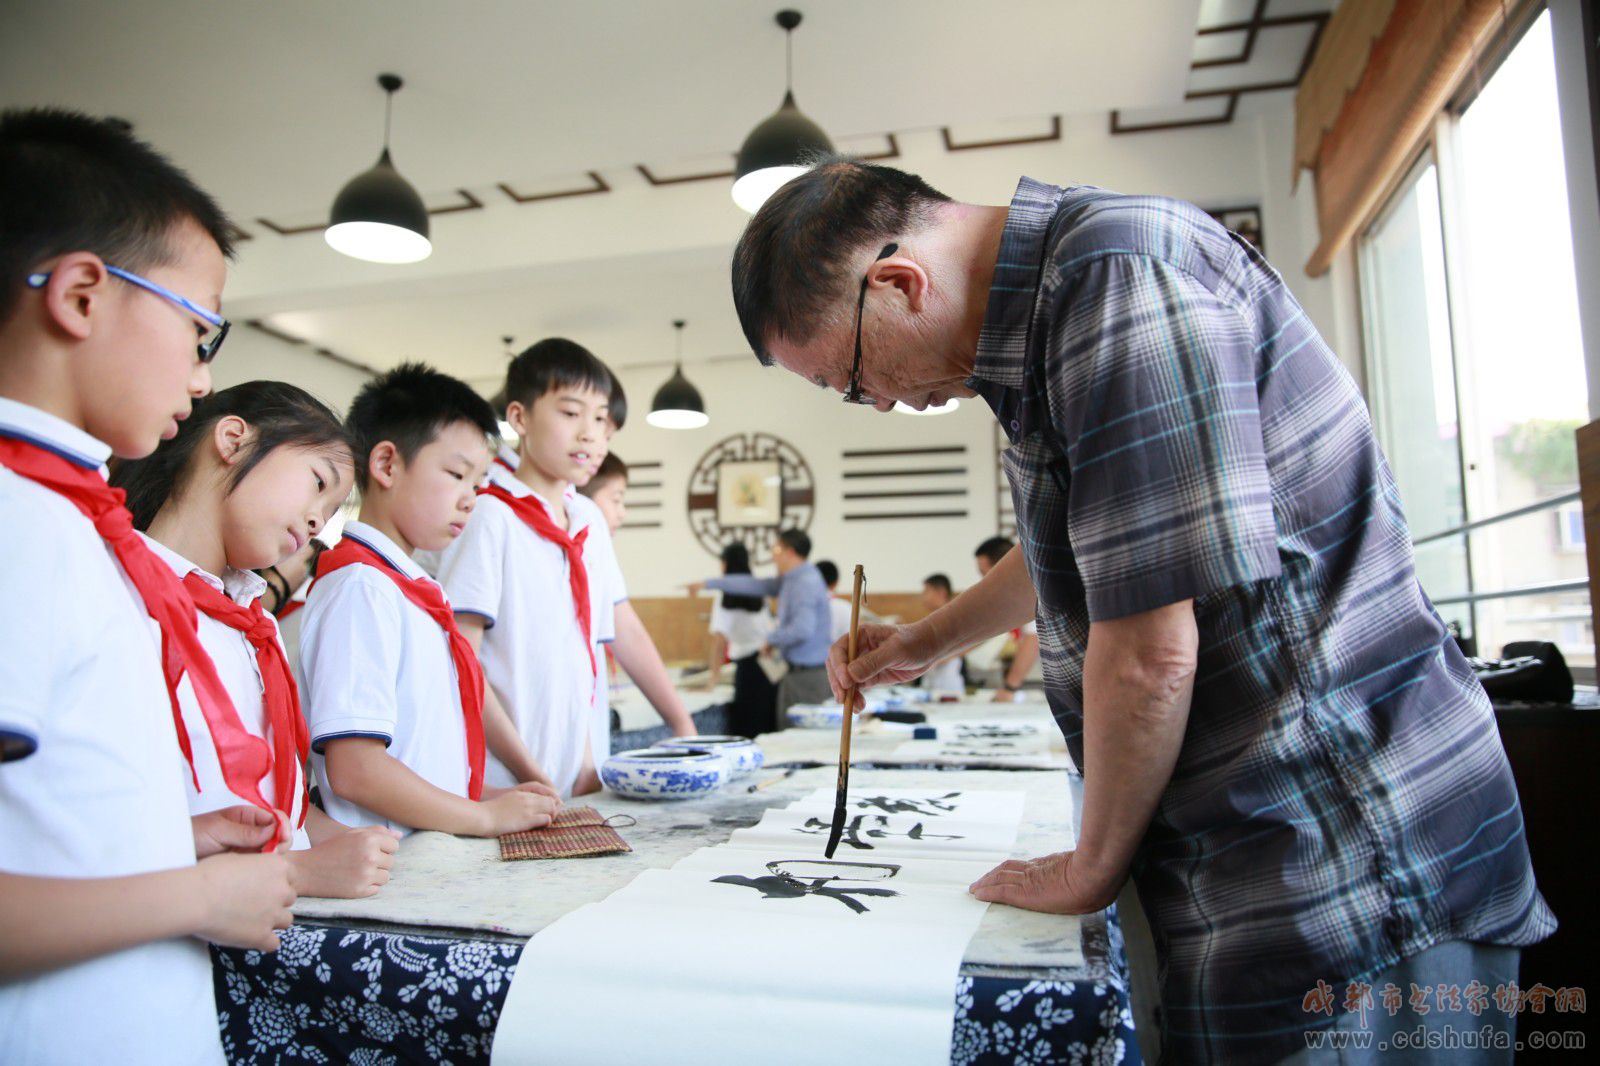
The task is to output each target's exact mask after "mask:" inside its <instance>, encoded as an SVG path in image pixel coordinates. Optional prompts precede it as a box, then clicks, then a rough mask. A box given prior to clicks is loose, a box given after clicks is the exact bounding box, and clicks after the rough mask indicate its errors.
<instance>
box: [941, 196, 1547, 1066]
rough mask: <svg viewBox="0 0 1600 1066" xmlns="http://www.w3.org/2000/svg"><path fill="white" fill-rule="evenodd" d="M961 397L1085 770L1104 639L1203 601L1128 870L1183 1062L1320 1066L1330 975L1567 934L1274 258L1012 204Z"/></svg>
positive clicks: (1204, 230)
mask: <svg viewBox="0 0 1600 1066" xmlns="http://www.w3.org/2000/svg"><path fill="white" fill-rule="evenodd" d="M968 384H969V385H970V386H971V387H972V388H974V389H975V390H977V391H978V393H979V394H980V395H981V396H982V397H983V398H984V399H985V400H986V401H987V402H988V403H989V405H990V406H991V407H992V408H993V410H994V412H995V414H996V416H997V417H998V418H999V419H1000V422H1001V425H1002V428H1003V429H1004V430H1005V432H1006V434H1007V436H1008V438H1009V441H1010V447H1009V448H1008V449H1007V450H1006V452H1005V455H1004V463H1005V468H1006V473H1007V476H1008V477H1009V479H1010V481H1011V491H1012V495H1013V498H1014V502H1015V506H1016V515H1017V532H1018V539H1019V541H1020V542H1021V548H1022V550H1023V552H1024V553H1025V556H1026V559H1027V564H1028V569H1029V573H1030V574H1031V575H1032V578H1033V583H1034V587H1035V588H1036V590H1037V592H1038V597H1039V599H1038V622H1039V640H1040V650H1041V656H1042V659H1043V666H1044V674H1045V683H1046V691H1047V694H1048V696H1049V699H1050V704H1051V707H1052V710H1053V711H1054V713H1055V716H1056V719H1057V721H1058V722H1059V723H1060V726H1061V729H1062V731H1063V733H1065V735H1066V738H1067V743H1068V746H1069V748H1070V749H1071V751H1072V754H1073V757H1074V758H1075V759H1076V760H1077V761H1078V765H1080V766H1083V743H1082V739H1083V734H1082V730H1083V714H1084V706H1083V659H1084V653H1085V650H1086V648H1087V644H1088V637H1089V627H1090V625H1091V624H1092V623H1093V622H1095V621H1096V620H1102V619H1111V618H1118V617H1122V616H1125V615H1130V614H1136V613H1139V612H1142V611H1148V610H1152V609H1154V608H1157V607H1161V606H1164V605H1167V604H1171V603H1177V602H1181V601H1183V600H1193V601H1194V610H1195V617H1196V621H1197V623H1198V626H1199V633H1200V650H1199V663H1198V670H1197V673H1196V678H1195V684H1194V696H1193V701H1192V705H1191V709H1190V713H1189V723H1188V730H1187V732H1186V734H1185V736H1184V741H1183V746H1182V749H1181V751H1180V753H1179V755H1178V761H1177V765H1176V767H1175V768H1174V770H1173V774H1172V779H1171V781H1170V783H1169V784H1168V785H1167V788H1166V790H1165V792H1164V793H1163V794H1162V797H1161V800H1160V803H1159V806H1158V808H1157V811H1156V814H1155V818H1154V820H1153V821H1152V823H1151V825H1150V828H1149V830H1148V832H1147V833H1146V835H1145V838H1144V840H1143V842H1142V843H1141V845H1140V848H1139V851H1138V853H1137V855H1136V857H1135V861H1134V871H1133V875H1134V879H1135V882H1136V884H1137V886H1138V889H1139V893H1140V897H1141V899H1142V901H1143V902H1144V905H1145V908H1146V910H1147V911H1148V912H1149V914H1150V917H1151V924H1152V926H1153V927H1154V933H1155V939H1156V944H1157V948H1158V950H1159V952H1160V955H1161V957H1162V962H1163V971H1164V972H1163V975H1162V982H1163V995H1164V1008H1165V1017H1166V1023H1167V1029H1168V1038H1169V1040H1170V1041H1171V1046H1172V1048H1173V1049H1174V1051H1175V1053H1176V1055H1177V1058H1178V1060H1179V1061H1185V1062H1187V1061H1203V1060H1208V1061H1214V1060H1226V1061H1229V1062H1248V1061H1275V1060H1277V1059H1279V1058H1281V1057H1283V1056H1285V1055H1287V1054H1289V1053H1291V1052H1293V1051H1295V1050H1297V1049H1298V1048H1302V1047H1304V1046H1305V1044H1304V1040H1303V1037H1302V1036H1301V1034H1302V1033H1303V1032H1304V1031H1305V1030H1306V1029H1307V1028H1308V1027H1309V1026H1314V1025H1315V1024H1317V1022H1316V1019H1317V1018H1319V1017H1321V1016H1319V1015H1313V1014H1308V1013H1307V1012H1306V1011H1305V1010H1304V1009H1303V1000H1304V997H1305V994H1306V993H1307V992H1308V991H1310V990H1311V989H1314V988H1316V986H1317V981H1318V979H1319V978H1321V979H1323V980H1327V981H1329V982H1331V983H1334V986H1335V987H1337V988H1340V989H1343V988H1344V984H1343V982H1347V981H1349V980H1353V979H1357V978H1360V977H1362V976H1364V975H1370V974H1372V973H1374V972H1376V971H1378V970H1380V969H1383V968H1385V967H1388V966H1391V965H1393V964H1394V963H1395V962H1397V961H1398V960H1399V959H1401V958H1405V957H1409V956H1412V955H1415V954H1417V953H1419V952H1421V951H1422V950H1424V949H1425V948H1427V947H1429V946H1430V945H1432V944H1435V943H1438V942H1442V941H1446V940H1458V939H1465V940H1477V941H1485V942H1492V943H1498V944H1513V945H1520V944H1530V943H1533V942H1534V941H1537V940H1540V939H1542V938H1543V937H1545V936H1547V935H1549V933H1550V932H1551V931H1553V930H1554V928H1555V919H1554V917H1553V916H1552V915H1551V913H1550V911H1549V908H1548V907H1546V906H1545V903H1544V901H1543V899H1542V898H1541V897H1540V896H1539V893H1538V891H1537V890H1536V889H1535V887H1534V879H1533V870H1532V867H1531V866H1530V864H1529V860H1528V849H1527V845H1526V842H1525V840H1524V837H1523V826H1522V812H1521V809H1520V806H1519V804H1518V801H1517V793H1516V787H1515V785H1514V783H1513V781H1512V777H1511V771H1510V768H1509V766H1508V764H1507V762H1506V757H1505V752H1504V750H1503V749H1502V747H1501V744H1500V740H1499V736H1498V734H1497V732H1496V729H1495V723H1494V717H1493V713H1492V711H1491V708H1490V706H1489V702H1488V699H1487V698H1486V697H1485V695H1484V693H1483V689H1482V688H1481V687H1480V686H1479V685H1478V683H1477V681H1476V679H1475V678H1474V677H1473V676H1472V673H1471V671H1470V669H1469V668H1468V666H1467V664H1466V662H1465V660H1464V659H1463V658H1462V656H1461V654H1460V652H1459V651H1458V650H1457V648H1456V646H1455V643H1454V642H1453V641H1452V640H1451V639H1450V637H1449V635H1448V634H1447V633H1446V631H1445V627H1444V625H1443V623H1442V622H1441V621H1440V619H1439V617H1438V615H1437V614H1436V613H1435V612H1434V610H1433V607H1432V605H1431V604H1430V603H1429V602H1428V599H1427V597H1426V596H1425V595H1424V594H1423V592H1422V589H1421V588H1420V587H1419V586H1418V584H1417V578H1416V574H1415V572H1414V570H1413V566H1412V557H1411V548H1410V539H1409V536H1408V534H1407V530H1406V525H1405V519H1404V516H1403V515H1402V513H1401V507H1400V499H1399V494H1398V492H1397V491H1396V488H1395V484H1394V480H1393V478H1392V477H1391V476H1390V473H1389V469H1388V467H1387V465H1386V464H1385V462H1384V459H1383V456H1382V455H1381V453H1380V452H1379V449H1378V445H1377V442H1376V439H1375V438H1374V435H1373V431H1372V425H1371V422H1370V420H1369V419H1368V416H1367V410H1366V407H1365V405H1364V404H1363V402H1362V399H1361V396H1360V393H1359V392H1358V390H1357V389H1356V387H1355V384H1354V382H1352V381H1351V379H1350V377H1349V376H1348V375H1347V374H1346V373H1345V371H1344V369H1343V368H1342V367H1341V366H1340V364H1339V362H1338V360H1337V359H1336V358H1335V356H1334V355H1333V353H1332V352H1331V351H1330V350H1329V349H1328V347H1327V345H1326V344H1324V343H1323V341H1322V338H1321V337H1320V336H1319V335H1318V334H1317V332H1316V330H1315V328H1313V327H1312V325H1311V323H1310V322H1309V321H1308V319H1307V318H1306V314H1305V312H1304V311H1303V310H1302V309H1301V307H1300V306H1299V304H1298V303H1296V302H1295V300H1294V298H1293V297H1292V296H1291V295H1290V293H1289V290H1288V288H1287V287H1286V286H1285V285H1284V283H1283V280H1282V279H1281V278H1280V277H1279V276H1278V275H1277V273H1276V272H1275V271H1274V270H1273V269H1272V268H1271V266H1269V265H1268V264H1267V262H1266V261H1265V260H1264V259H1263V258H1262V257H1261V256H1260V255H1259V254H1258V253H1257V252H1256V251H1255V250H1254V249H1252V248H1251V247H1250V246H1249V245H1247V244H1246V243H1245V242H1243V241H1242V240H1239V239H1236V238H1234V237H1233V236H1232V235H1231V234H1229V233H1228V232H1227V231H1226V230H1224V229H1222V228H1221V227H1220V226H1218V225H1217V224H1216V223H1215V222H1214V221H1213V220H1212V219H1211V218H1210V217H1209V216H1208V215H1206V214H1205V213H1204V212H1202V211H1200V210H1198V209H1197V208H1194V207H1192V206H1190V205H1188V204H1184V203H1180V202H1177V201H1173V200H1167V199H1162V198H1157V197H1148V196H1122V195H1118V194H1116V193H1111V192H1107V191H1105V190H1101V189H1095V188H1092V187H1087V186H1075V187H1072V188H1068V189H1061V188H1056V187H1054V186H1049V185H1043V184H1040V183H1038V182H1035V181H1032V180H1030V179H1027V178H1024V179H1023V180H1022V182H1021V184H1020V185H1019V186H1018V189H1017V193H1016V196H1015V198H1014V199H1013V200H1012V202H1011V206H1010V213H1009V215H1008V219H1007V223H1006V227H1005V233H1004V236H1003V238H1002V243H1001V248H1000V254H999V259H998V262H997V264H996V269H995V275H994V282H993V285H992V287H991V290H990V294H989V303H988V310H987V317H986V319H985V322H984V326H983V332H982V335H981V338H980V340H979V344H978V356H977V364H976V368H975V371H974V374H973V377H972V378H971V379H970V381H969V382H968ZM1091 713H1093V710H1092V709H1091ZM1084 770H1085V772H1086V773H1089V774H1092V773H1094V767H1093V766H1085V767H1084ZM1322 1020H1323V1022H1324V1024H1326V1022H1327V1021H1328V1019H1326V1018H1323V1019H1322Z"/></svg>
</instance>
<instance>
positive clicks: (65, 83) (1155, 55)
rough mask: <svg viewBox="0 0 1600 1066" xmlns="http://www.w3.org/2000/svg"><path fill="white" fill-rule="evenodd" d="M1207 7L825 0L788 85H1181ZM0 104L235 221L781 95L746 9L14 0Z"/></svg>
mask: <svg viewBox="0 0 1600 1066" xmlns="http://www.w3.org/2000/svg"><path fill="white" fill-rule="evenodd" d="M1198 4H1199V0H1117V2H1116V3H1107V2H1105V0H1007V2H1003V3H1001V2H993V3H972V2H970V0H873V2H871V3H864V2H861V0H811V2H809V3H804V4H802V5H801V7H802V9H803V11H804V13H805V22H804V24H803V25H802V26H801V27H800V29H799V30H798V31H797V32H796V35H795V70H796V79H795V92H796V96H797V98H798V99H799V101H800V104H801V106H802V108H803V109H804V110H805V111H806V112H807V113H808V114H809V115H811V116H812V117H813V118H814V119H816V120H817V121H818V122H819V123H820V124H821V125H822V126H823V128H825V129H827V130H829V131H830V132H832V133H834V134H835V135H836V136H838V135H846V134H850V133H863V132H879V131H884V130H908V129H916V128H922V127H929V126H939V125H949V124H955V123H961V122H970V121H992V120H996V119H1005V118H1010V117H1013V116H1018V115H1039V114H1054V113H1065V114H1076V113H1086V112H1105V111H1109V110H1111V109H1112V108H1119V107H1120V108H1136V107H1146V106H1157V105H1161V104H1167V103H1172V102H1175V101H1176V100H1178V99H1179V98H1181V96H1182V94H1183V91H1184V80H1185V75H1186V72H1187V66H1188V57H1189V53H1190V50H1191V39H1192V36H1193V31H1194V27H1195V19H1196V15H1197V11H1198ZM5 6H6V8H7V10H6V14H5V28H4V33H3V35H0V101H3V102H4V103H6V104H44V103H50V104H59V105H65V106H69V107H78V108H83V109H86V110H89V111H94V112H101V113H110V114H115V115H119V116H121V117H124V118H127V119H129V120H131V121H133V122H134V124H135V125H136V127H137V128H138V130H139V132H140V133H141V134H142V135H143V136H144V137H146V138H148V139H150V140H151V141H153V142H154V143H156V144H158V145H160V146H161V147H162V148H164V149H165V150H166V151H168V152H169V153H170V154H171V155H172V156H173V157H174V158H176V159H178V160H180V161H181V162H182V163H183V165H185V166H186V167H188V168H189V169H190V171H191V172H192V173H193V174H194V175H195V177H196V178H197V179H198V180H199V181H200V183H201V184H202V185H203V186H205V187H206V188H207V189H209V190H210V191H212V192H213V194H214V195H216V196H217V197H219V198H220V199H221V200H222V202H223V204H224V206H225V207H226V208H227V209H228V210H229V211H230V212H231V213H233V214H235V215H237V216H239V217H241V218H252V217H255V216H258V215H275V214H280V213H290V214H294V213H301V212H305V211H308V210H309V211H312V212H321V211H325V210H326V204H327V203H328V202H330V201H331V198H332V195H333V193H334V192H335V191H336V190H337V189H338V188H339V186H340V185H341V184H342V183H343V182H344V181H345V180H346V179H348V178H349V177H350V176H351V175H353V174H354V173H356V172H357V171H358V170H360V169H364V168H365V167H366V166H368V165H370V163H371V162H372V160H373V159H374V158H375V157H376V155H377V149H378V145H379V140H380V137H381V128H382V111H383V108H382V93H381V92H380V91H379V89H378V88H377V86H376V84H375V82H374V79H375V77H376V75H377V74H378V73H379V72H380V71H394V72H396V73H398V74H400V75H402V76H403V77H404V78H405V79H406V82H407V84H406V88H405V89H404V90H402V91H401V92H400V94H399V95H398V96H397V98H396V114H395V128H394V140H393V144H394V156H395V161H396V164H397V165H398V166H399V168H400V169H401V171H402V172H403V173H404V174H406V176H407V177H408V178H409V179H410V180H411V181H412V182H413V184H415V185H417V186H418V188H419V189H421V190H423V191H424V192H425V193H432V192H436V191H445V190H450V189H454V188H458V187H463V186H473V185H482V184H484V183H485V182H489V183H492V182H497V181H518V180H522V179H536V178H540V177H545V176H551V175H566V174H572V173H577V172H582V171H586V170H591V169H603V168H606V167H615V166H627V165H632V164H635V163H656V162H661V163H670V162H671V161H674V160H681V159H687V158H694V157H697V156H704V155H707V154H710V153H718V152H731V151H734V150H736V149H737V148H738V146H739V143H740V142H741V141H742V140H743V138H744V136H745V134H746V133H747V132H748V131H749V130H750V128H751V127H752V126H753V125H754V124H755V123H756V122H758V121H759V120H760V119H761V118H763V117H765V116H766V114H768V113H769V112H770V111H771V110H772V109H774V108H775V107H776V106H777V104H778V102H779V100H780V99H781V97H782V93H783V33H782V31H781V30H780V29H778V27H777V26H776V25H774V23H773V21H772V15H773V12H774V11H775V10H776V9H777V8H778V7H779V6H781V5H780V3H778V2H777V0H773V2H771V3H770V4H767V3H757V2H753V0H677V2H673V3H663V2H661V0H590V2H577V0H537V2H530V0H455V2H450V3H444V2H433V0H339V2H337V3H333V2H327V0H275V2H272V3H246V2H242V0H230V2H217V0H49V2H32V3H19V2H11V3H7V4H6V5H5Z"/></svg>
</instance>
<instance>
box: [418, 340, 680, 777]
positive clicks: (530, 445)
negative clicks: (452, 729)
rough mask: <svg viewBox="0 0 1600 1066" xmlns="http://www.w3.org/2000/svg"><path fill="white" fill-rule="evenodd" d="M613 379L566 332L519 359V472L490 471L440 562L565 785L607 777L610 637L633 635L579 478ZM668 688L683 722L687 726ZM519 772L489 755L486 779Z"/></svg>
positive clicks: (512, 401) (532, 742) (547, 762)
mask: <svg viewBox="0 0 1600 1066" xmlns="http://www.w3.org/2000/svg"><path fill="white" fill-rule="evenodd" d="M612 386H613V379H612V377H611V373H610V371H608V370H607V369H606V367H605V364H604V363H602V362H600V360H598V359H596V358H595V357H594V356H593V355H592V354H590V352H589V351H588V350H587V349H585V348H583V347H582V346H581V345H578V344H576V343H574V342H572V341H569V340H563V339H558V338H552V339H548V340H543V341H540V342H539V343H538V344H535V345H533V346H532V347H530V348H528V349H527V350H526V351H524V352H522V353H521V354H520V355H518V356H517V357H516V358H515V359H513V360H512V362H511V365H510V367H509V368H508V369H507V372H506V401H507V403H506V421H508V422H509V423H510V424H511V427H512V429H513V430H514V431H515V432H516V434H517V436H518V442H517V461H516V463H515V464H514V465H515V467H516V469H515V472H514V473H513V474H509V475H508V474H507V473H506V472H505V471H504V470H503V469H502V470H499V471H497V472H496V473H494V474H493V475H491V480H490V485H489V488H488V489H486V490H485V493H484V495H483V496H482V498H481V499H480V502H479V506H478V513H477V514H476V515H474V517H473V522H472V525H471V526H470V527H469V528H468V529H467V532H466V533H465V534H464V535H463V536H462V537H461V538H460V539H459V540H457V541H456V543H455V544H453V545H451V547H450V548H449V549H448V550H447V551H446V552H445V554H444V557H443V559H442V561H441V563H440V569H439V579H440V581H441V582H443V584H444V587H445V589H446V591H447V592H449V594H450V602H451V603H452V604H453V605H454V606H455V609H456V611H457V615H458V620H459V622H460V625H461V629H462V632H463V633H465V634H466V635H467V638H468V639H469V640H472V641H474V643H476V644H478V645H479V647H480V655H481V657H482V659H483V664H484V673H485V675H486V676H487V677H488V679H489V685H490V687H491V688H492V689H494V690H495V691H496V692H497V693H498V694H499V696H500V698H501V699H502V700H503V701H504V702H505V707H506V711H507V712H508V713H509V714H510V716H511V719H512V721H513V722H514V723H515V724H516V727H517V730H518V732H519V733H520V734H521V735H522V737H523V739H524V740H525V741H526V742H527V744H528V748H529V749H530V750H531V751H532V752H533V754H534V755H535V756H536V757H537V758H538V760H539V763H540V765H541V766H543V767H544V769H545V771H546V772H547V773H549V775H550V777H551V779H552V781H553V782H554V783H555V786H556V788H557V789H559V790H560V791H561V793H562V794H563V795H578V794H582V793H585V792H592V791H594V790H595V789H597V788H599V776H598V774H597V773H596V771H595V766H596V763H597V762H598V761H599V760H600V759H603V758H604V755H605V751H604V745H605V743H606V742H608V740H609V730H606V729H603V728H602V727H601V723H602V721H603V716H604V714H605V691H606V690H605V678H604V665H603V664H604V661H605V660H604V651H603V649H602V648H601V643H602V641H603V640H604V639H605V638H606V637H608V636H610V635H611V634H613V633H616V635H617V636H618V637H619V638H621V637H622V635H623V632H624V630H623V628H621V627H619V619H618V618H617V617H616V615H615V612H616V609H617V605H618V601H619V600H622V599H623V598H624V597H625V595H626V593H625V592H624V590H623V589H622V587H621V575H620V572H619V571H618V569H617V565H616V557H615V555H614V554H613V552H612V547H611V535H610V532H609V530H607V528H606V523H605V518H604V516H603V515H601V513H600V509H599V508H598V507H597V506H596V505H595V504H594V501H592V500H590V499H588V498H586V497H584V496H581V495H579V494H578V492H577V491H576V490H575V488H574V482H576V481H580V480H581V481H586V480H587V479H588V478H589V476H590V475H591V474H592V473H593V468H594V467H595V466H597V465H598V457H600V456H602V455H603V454H604V449H605V447H606V438H607V436H608V428H609V427H608V425H607V412H608V409H609V405H610V398H611V393H612ZM508 465H512V464H508ZM646 639H648V638H646ZM617 646H618V648H619V651H620V647H621V645H620V643H619V644H618V645H617ZM652 650H653V647H652ZM658 658H659V657H658ZM624 665H627V664H626V663H624ZM662 675H663V678H662V679H663V681H664V680H665V671H664V670H663V671H662ZM665 688H666V689H667V690H668V691H669V692H670V690H671V685H670V683H668V684H666V685H665ZM672 699H673V701H674V702H675V704H676V706H675V709H676V711H677V715H678V717H679V718H680V719H681V721H680V722H679V723H677V724H678V725H679V726H680V727H681V728H682V731H685V732H687V731H690V730H691V728H692V727H690V726H689V718H688V715H687V714H684V713H683V711H682V704H681V702H676V696H675V695H674V696H673V697H672ZM658 706H659V705H658ZM518 776H519V775H518V774H517V771H516V768H515V767H507V766H501V765H495V764H493V763H491V766H490V778H491V780H495V781H499V782H503V783H509V782H511V781H513V780H517V779H518Z"/></svg>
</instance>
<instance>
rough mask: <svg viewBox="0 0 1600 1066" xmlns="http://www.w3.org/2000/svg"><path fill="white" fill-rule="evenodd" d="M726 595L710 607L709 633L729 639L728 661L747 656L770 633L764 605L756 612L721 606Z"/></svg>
mask: <svg viewBox="0 0 1600 1066" xmlns="http://www.w3.org/2000/svg"><path fill="white" fill-rule="evenodd" d="M725 599H727V597H726V596H723V595H720V594H719V595H718V597H717V605H716V606H715V607H713V608H711V632H713V633H720V634H721V635H722V639H724V640H726V641H727V642H728V661H729V662H738V661H739V660H740V659H747V658H749V657H750V656H752V655H754V654H756V653H757V652H759V651H760V650H761V646H762V645H763V644H765V643H766V642H767V634H768V633H771V632H772V626H773V621H772V612H771V611H769V610H767V607H766V604H765V603H763V604H762V605H761V609H760V610H758V611H746V610H733V609H731V608H728V607H724V606H723V605H722V602H723V600H725Z"/></svg>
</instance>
